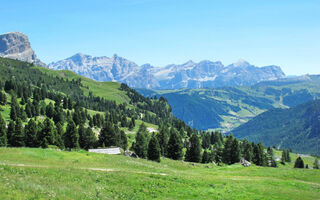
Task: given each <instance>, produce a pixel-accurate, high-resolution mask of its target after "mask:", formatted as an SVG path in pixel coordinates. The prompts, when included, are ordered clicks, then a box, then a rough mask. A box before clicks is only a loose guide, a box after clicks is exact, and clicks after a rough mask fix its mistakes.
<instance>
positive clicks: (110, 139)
mask: <svg viewBox="0 0 320 200" xmlns="http://www.w3.org/2000/svg"><path fill="white" fill-rule="evenodd" d="M118 130H119V129H117V127H116V126H114V125H113V124H112V123H111V122H110V121H106V122H105V123H104V125H103V128H102V129H101V131H100V135H99V143H100V145H102V143H104V145H105V146H106V147H111V146H118V145H119V138H120V137H119V131H118Z"/></svg>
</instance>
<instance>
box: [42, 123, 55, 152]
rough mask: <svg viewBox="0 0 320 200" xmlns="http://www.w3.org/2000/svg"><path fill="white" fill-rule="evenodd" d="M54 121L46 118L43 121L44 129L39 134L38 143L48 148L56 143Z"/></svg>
mask: <svg viewBox="0 0 320 200" xmlns="http://www.w3.org/2000/svg"><path fill="white" fill-rule="evenodd" d="M54 128H55V127H54V125H53V123H52V121H51V120H50V119H49V118H46V119H45V120H44V121H43V125H42V129H41V130H40V131H39V134H38V143H39V145H40V146H41V147H42V148H48V145H49V144H51V145H52V144H55V136H56V133H55V129H54Z"/></svg>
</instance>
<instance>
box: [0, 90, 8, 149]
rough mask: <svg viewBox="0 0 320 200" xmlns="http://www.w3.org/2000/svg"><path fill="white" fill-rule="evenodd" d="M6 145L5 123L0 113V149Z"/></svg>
mask: <svg viewBox="0 0 320 200" xmlns="http://www.w3.org/2000/svg"><path fill="white" fill-rule="evenodd" d="M0 89H1V88H0ZM7 145H8V138H7V129H6V122H5V121H4V119H3V118H2V115H1V113H0V147H6V146H7Z"/></svg>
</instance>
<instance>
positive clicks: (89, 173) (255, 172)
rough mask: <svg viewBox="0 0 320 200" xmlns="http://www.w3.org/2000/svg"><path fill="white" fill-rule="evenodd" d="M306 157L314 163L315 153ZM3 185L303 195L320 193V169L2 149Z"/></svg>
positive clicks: (66, 190)
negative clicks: (219, 164) (157, 161)
mask: <svg viewBox="0 0 320 200" xmlns="http://www.w3.org/2000/svg"><path fill="white" fill-rule="evenodd" d="M296 157H297V155H295V154H292V158H293V159H295V158H296ZM303 159H304V162H305V163H306V164H309V166H312V163H313V161H314V158H311V157H304V158H303ZM280 186H281V187H280ZM0 190H1V191H2V192H1V193H0V199H241V200H243V199H281V200H285V199H288V200H294V199H297V200H301V199H317V198H318V197H319V195H320V192H319V191H320V173H319V171H318V170H310V169H293V163H291V164H287V165H285V166H282V165H281V166H280V167H279V168H269V167H256V166H252V167H243V166H241V165H238V164H235V165H231V166H222V167H218V166H215V165H213V164H206V165H202V164H192V163H188V162H181V161H172V160H170V159H163V161H162V163H156V162H151V161H147V160H144V159H133V158H129V157H125V156H113V155H103V154H95V153H88V152H85V151H80V152H64V151H57V150H53V149H29V148H19V149H15V148H0Z"/></svg>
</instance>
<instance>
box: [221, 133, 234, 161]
mask: <svg viewBox="0 0 320 200" xmlns="http://www.w3.org/2000/svg"><path fill="white" fill-rule="evenodd" d="M233 153H234V152H233V135H232V134H231V135H228V136H227V140H226V141H225V144H224V148H223V153H222V160H223V162H224V163H226V164H228V165H231V164H233V163H234V162H233V160H232V154H233Z"/></svg>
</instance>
